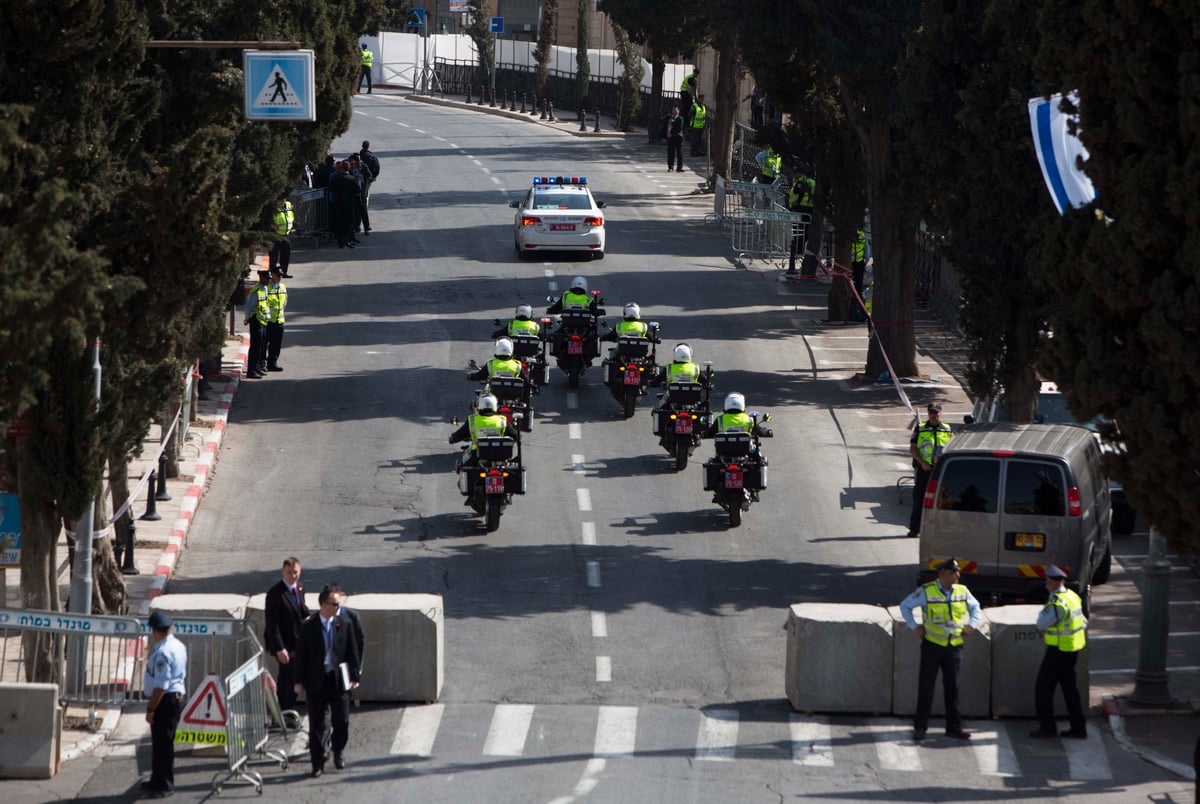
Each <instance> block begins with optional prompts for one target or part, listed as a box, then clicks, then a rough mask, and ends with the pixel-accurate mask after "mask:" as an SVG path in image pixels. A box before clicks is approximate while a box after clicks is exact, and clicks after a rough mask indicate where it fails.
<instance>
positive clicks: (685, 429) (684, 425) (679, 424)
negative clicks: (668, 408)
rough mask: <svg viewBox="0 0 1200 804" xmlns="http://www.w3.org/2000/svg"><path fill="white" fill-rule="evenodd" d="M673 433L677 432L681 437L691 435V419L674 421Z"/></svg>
mask: <svg viewBox="0 0 1200 804" xmlns="http://www.w3.org/2000/svg"><path fill="white" fill-rule="evenodd" d="M675 432H677V433H679V434H681V435H688V434H689V433H691V432H692V420H691V419H682V418H680V419H676V420H675Z"/></svg>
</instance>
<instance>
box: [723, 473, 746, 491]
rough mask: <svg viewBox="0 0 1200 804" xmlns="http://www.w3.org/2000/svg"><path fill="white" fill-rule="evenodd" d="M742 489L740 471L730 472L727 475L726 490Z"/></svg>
mask: <svg viewBox="0 0 1200 804" xmlns="http://www.w3.org/2000/svg"><path fill="white" fill-rule="evenodd" d="M741 487H742V473H741V472H740V471H737V472H734V471H729V472H726V473H725V488H727V489H740V488H741Z"/></svg>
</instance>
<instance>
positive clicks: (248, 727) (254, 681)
mask: <svg viewBox="0 0 1200 804" xmlns="http://www.w3.org/2000/svg"><path fill="white" fill-rule="evenodd" d="M269 697H274V696H273V695H272V694H271V688H270V687H269V686H268V684H267V683H266V671H265V670H264V669H263V654H262V651H261V650H260V651H259V652H258V653H256V654H255V655H254V656H253V657H252V658H250V659H249V660H248V661H247V662H246V663H245V664H243V665H242V666H241V667H239V668H237V669H236V670H234V671H233V672H232V673H230V674H229V675H227V676H226V677H225V707H226V719H225V739H226V745H227V746H228V748H229V770H228V771H227V772H226V771H219V772H217V773H216V774H215V775H214V776H213V782H212V789H213V792H214V793H220V792H221V790H222V789H223V788H224V786H225V784H226V783H227V782H229V781H232V780H234V779H237V780H239V781H244V782H248V783H250V784H252V785H254V790H255V792H257V793H259V794H260V795H261V794H262V789H263V779H262V775H261V774H259V773H256V772H255V771H252V770H250V769H249V765H250V763H251V759H252V758H254V757H258V758H259V759H258V760H257V761H259V762H269V763H272V764H273V763H278V764H279V767H280V770H287V769H288V756H287V753H286V752H284V751H281V750H279V749H277V748H267V747H266V745H267V741H268V740H269V739H270V734H268V731H267V724H268V720H269V718H270V717H271V716H272V713H271V709H270V701H269V700H268V698H269ZM275 709H276V711H278V702H275Z"/></svg>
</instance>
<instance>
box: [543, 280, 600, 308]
mask: <svg viewBox="0 0 1200 804" xmlns="http://www.w3.org/2000/svg"><path fill="white" fill-rule="evenodd" d="M599 300H600V297H599V296H589V295H588V283H587V280H586V279H584V278H583V277H582V276H577V277H575V278H574V279H572V280H571V287H570V288H568V289H567V292H566V293H564V294H563V295H561V296H559V297H558V301H556V302H554V304H552V305H550V306H549V307H547V308H546V312H547V313H561V312H563V311H564V310H588V311H590V312H591V313H592V315H604V313H602V312H600V301H599Z"/></svg>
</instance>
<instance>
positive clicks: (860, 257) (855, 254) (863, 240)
mask: <svg viewBox="0 0 1200 804" xmlns="http://www.w3.org/2000/svg"><path fill="white" fill-rule="evenodd" d="M850 260H851V261H852V262H866V260H867V234H866V232H864V231H863V230H862V229H859V230H858V236H857V237H856V238H855V240H854V242H853V243H851V244H850Z"/></svg>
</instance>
